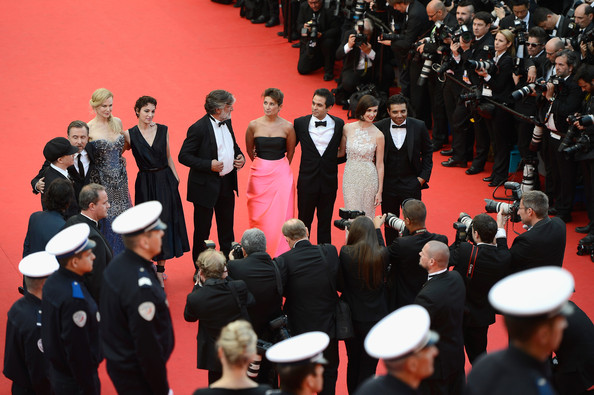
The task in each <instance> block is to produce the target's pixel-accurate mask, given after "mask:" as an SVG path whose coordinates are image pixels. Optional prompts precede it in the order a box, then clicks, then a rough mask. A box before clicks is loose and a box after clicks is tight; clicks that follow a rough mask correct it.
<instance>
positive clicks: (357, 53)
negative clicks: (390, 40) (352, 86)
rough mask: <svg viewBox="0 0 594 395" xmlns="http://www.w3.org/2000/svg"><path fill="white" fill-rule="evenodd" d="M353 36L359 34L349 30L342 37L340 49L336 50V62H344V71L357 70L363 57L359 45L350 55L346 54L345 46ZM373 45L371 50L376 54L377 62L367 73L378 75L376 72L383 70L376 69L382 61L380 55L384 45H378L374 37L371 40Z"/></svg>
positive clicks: (375, 61)
mask: <svg viewBox="0 0 594 395" xmlns="http://www.w3.org/2000/svg"><path fill="white" fill-rule="evenodd" d="M351 34H357V32H356V30H355V29H350V30H347V31H346V32H345V33H344V34H343V36H342V40H341V42H340V45H339V46H338V49H337V50H336V60H342V69H343V70H356V69H357V66H358V65H359V59H360V57H361V48H359V47H358V46H357V45H355V46H354V47H353V49H351V50H350V51H349V52H348V53H346V54H345V53H344V46H345V45H346V44H347V43H348V42H349V36H350V35H351ZM370 43H371V48H372V49H373V51H374V52H375V54H376V57H375V60H373V61H372V63H373V65H372V66H371V68H370V69H369V70H367V73H373V74H375V73H376V70H381V67H376V66H377V65H379V62H380V61H381V59H380V53H381V49H382V47H383V45H382V44H378V42H377V41H376V40H375V39H374V37H372V39H371V40H370Z"/></svg>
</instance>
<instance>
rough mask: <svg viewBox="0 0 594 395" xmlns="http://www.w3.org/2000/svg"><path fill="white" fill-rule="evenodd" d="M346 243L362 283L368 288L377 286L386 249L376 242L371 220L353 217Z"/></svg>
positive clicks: (379, 281)
mask: <svg viewBox="0 0 594 395" xmlns="http://www.w3.org/2000/svg"><path fill="white" fill-rule="evenodd" d="M346 245H347V247H348V251H349V253H350V255H351V257H352V258H353V259H355V260H356V262H357V268H358V269H359V270H358V274H359V278H360V279H361V281H362V282H363V284H365V286H366V287H367V288H369V289H375V288H377V287H379V286H380V285H381V283H382V281H383V279H384V260H385V259H386V250H385V248H384V247H380V245H379V244H378V240H377V233H376V231H375V226H373V221H372V220H371V219H369V218H368V217H363V216H362V217H358V218H355V220H354V221H353V223H352V224H351V227H350V229H349V235H348V237H347V243H346Z"/></svg>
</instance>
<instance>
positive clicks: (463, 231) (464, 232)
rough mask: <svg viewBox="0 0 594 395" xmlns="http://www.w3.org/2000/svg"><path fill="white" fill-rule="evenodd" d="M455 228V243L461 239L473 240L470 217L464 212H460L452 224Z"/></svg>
mask: <svg viewBox="0 0 594 395" xmlns="http://www.w3.org/2000/svg"><path fill="white" fill-rule="evenodd" d="M453 227H454V229H456V241H455V243H456V244H460V243H462V242H463V241H473V242H474V240H473V239H472V218H471V217H470V215H468V214H466V213H460V216H459V217H458V220H457V221H456V222H454V224H453Z"/></svg>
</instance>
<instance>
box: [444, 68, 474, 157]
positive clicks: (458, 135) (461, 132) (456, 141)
mask: <svg viewBox="0 0 594 395" xmlns="http://www.w3.org/2000/svg"><path fill="white" fill-rule="evenodd" d="M461 93H462V87H461V86H459V85H458V84H456V83H455V82H453V81H450V79H449V78H448V79H446V81H445V83H444V86H443V99H444V102H445V106H446V114H447V116H448V120H449V123H450V127H451V129H452V149H453V150H454V155H453V156H452V158H453V159H454V160H456V161H461V162H468V161H469V160H472V153H473V150H472V146H473V144H474V131H473V130H472V124H471V123H470V111H469V110H468V109H467V108H466V107H464V103H461V102H460V94H461Z"/></svg>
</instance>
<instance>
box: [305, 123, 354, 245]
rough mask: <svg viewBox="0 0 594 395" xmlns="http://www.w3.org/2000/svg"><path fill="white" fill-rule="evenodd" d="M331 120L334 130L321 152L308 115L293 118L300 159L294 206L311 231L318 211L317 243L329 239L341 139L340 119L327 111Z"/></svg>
mask: <svg viewBox="0 0 594 395" xmlns="http://www.w3.org/2000/svg"><path fill="white" fill-rule="evenodd" d="M328 116H329V117H331V118H332V120H334V124H335V126H334V134H333V135H332V138H331V139H330V142H329V143H328V146H327V147H326V150H325V151H324V154H323V155H320V152H319V151H318V149H317V148H316V145H315V144H314V142H313V140H312V138H311V135H310V134H309V122H310V120H311V117H312V116H311V115H306V116H304V117H300V118H297V119H295V121H294V126H295V135H296V137H297V144H299V143H301V163H300V164H299V177H298V179H297V208H298V210H299V214H298V215H299V219H300V220H301V221H303V223H304V224H305V226H307V228H308V229H309V230H310V231H311V223H312V221H313V216H314V211H315V210H316V209H317V210H318V213H317V216H318V239H317V240H318V243H319V244H322V243H330V242H331V221H332V211H333V210H334V201H335V200H336V190H337V189H338V161H339V160H338V158H337V157H336V155H337V154H338V147H339V146H340V140H341V139H342V127H343V126H344V121H343V120H342V119H340V118H337V117H334V116H332V115H330V114H328Z"/></svg>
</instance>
